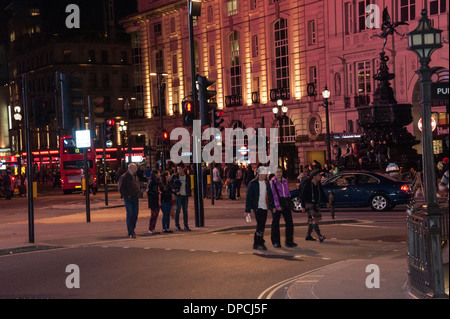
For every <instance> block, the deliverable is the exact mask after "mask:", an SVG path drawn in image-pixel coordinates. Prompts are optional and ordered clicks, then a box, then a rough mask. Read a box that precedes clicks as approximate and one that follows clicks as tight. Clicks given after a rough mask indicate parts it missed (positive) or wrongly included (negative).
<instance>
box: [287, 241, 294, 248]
mask: <svg viewBox="0 0 450 319" xmlns="http://www.w3.org/2000/svg"><path fill="white" fill-rule="evenodd" d="M286 247H291V248H292V247H297V244H296V243H294V242H292V243H286Z"/></svg>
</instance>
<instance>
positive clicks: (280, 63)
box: [275, 18, 289, 89]
mask: <svg viewBox="0 0 450 319" xmlns="http://www.w3.org/2000/svg"><path fill="white" fill-rule="evenodd" d="M288 48H289V47H288V29H287V20H286V19H283V18H281V19H280V20H278V21H277V22H276V23H275V78H276V83H277V89H281V88H289V52H288Z"/></svg>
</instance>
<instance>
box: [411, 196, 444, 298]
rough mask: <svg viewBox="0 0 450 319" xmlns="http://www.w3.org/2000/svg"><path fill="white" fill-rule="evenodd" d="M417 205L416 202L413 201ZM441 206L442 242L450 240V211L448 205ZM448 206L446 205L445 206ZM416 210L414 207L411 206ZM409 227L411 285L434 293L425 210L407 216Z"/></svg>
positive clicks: (427, 293) (425, 291) (428, 230)
mask: <svg viewBox="0 0 450 319" xmlns="http://www.w3.org/2000/svg"><path fill="white" fill-rule="evenodd" d="M411 205H412V206H414V205H415V203H414V202H412V203H411ZM439 206H440V207H441V214H442V215H441V243H442V245H444V244H445V243H447V242H448V232H449V212H448V206H446V205H445V204H444V205H442V204H441V205H439ZM445 206H446V207H445ZM411 208H413V210H414V207H411ZM406 221H407V228H408V277H409V285H410V287H411V288H413V289H414V290H416V291H418V292H420V293H422V294H424V295H432V294H433V291H434V287H433V277H432V276H433V273H432V267H431V262H432V256H431V235H430V225H429V223H430V220H429V219H428V218H427V217H426V214H425V213H424V212H417V211H413V212H412V213H410V214H408V216H407V217H406Z"/></svg>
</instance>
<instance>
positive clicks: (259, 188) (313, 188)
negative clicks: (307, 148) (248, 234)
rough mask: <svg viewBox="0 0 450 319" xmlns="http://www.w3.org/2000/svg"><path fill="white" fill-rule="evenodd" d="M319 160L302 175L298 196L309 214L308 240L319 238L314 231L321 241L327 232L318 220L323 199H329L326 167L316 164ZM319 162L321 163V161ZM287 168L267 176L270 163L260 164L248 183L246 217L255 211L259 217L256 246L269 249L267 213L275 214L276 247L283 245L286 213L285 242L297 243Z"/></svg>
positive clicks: (255, 238) (292, 244)
mask: <svg viewBox="0 0 450 319" xmlns="http://www.w3.org/2000/svg"><path fill="white" fill-rule="evenodd" d="M318 164H319V163H318V162H317V161H314V162H313V164H312V167H311V168H313V169H312V170H311V171H309V172H308V173H306V172H305V173H302V174H300V176H299V183H298V184H297V185H298V187H299V196H300V199H301V204H302V211H303V213H306V214H307V218H308V229H307V233H306V236H305V240H307V241H316V239H315V238H314V237H313V236H312V232H313V231H314V232H315V233H316V234H317V236H318V239H319V241H320V242H323V241H324V240H325V236H324V235H322V233H321V232H320V227H319V223H320V221H321V220H322V214H321V212H320V202H322V201H326V202H327V201H328V198H327V195H326V194H325V192H324V190H323V188H322V184H321V179H322V178H323V174H324V171H323V170H322V169H319V168H316V167H315V166H316V165H318ZM319 165H320V164H319ZM283 173H284V169H283V168H282V167H281V166H279V167H278V168H277V170H276V172H275V174H274V175H273V177H271V176H268V174H267V167H264V166H262V165H260V166H259V167H258V169H257V172H256V178H254V179H253V180H252V181H250V183H249V184H248V187H247V196H246V201H245V214H246V217H247V216H248V215H249V214H250V213H251V211H253V213H254V215H255V218H256V231H255V234H254V240H253V249H258V250H266V249H267V247H266V246H265V240H264V230H265V226H266V221H267V214H268V212H269V211H270V212H271V214H272V225H271V235H270V239H271V242H272V245H273V247H274V248H281V247H282V246H281V240H280V219H281V216H283V219H284V221H285V228H286V229H285V245H286V247H296V246H297V244H296V243H295V242H294V223H293V218H292V207H291V201H290V190H289V186H288V181H287V180H286V179H285V178H284V177H283Z"/></svg>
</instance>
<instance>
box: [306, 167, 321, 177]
mask: <svg viewBox="0 0 450 319" xmlns="http://www.w3.org/2000/svg"><path fill="white" fill-rule="evenodd" d="M318 174H320V170H319V169H315V170H312V171H311V173H309V176H310V177H314V176H316V175H318Z"/></svg>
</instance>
